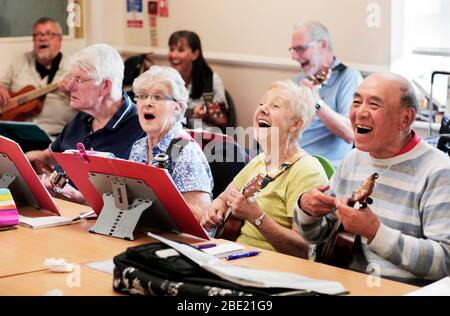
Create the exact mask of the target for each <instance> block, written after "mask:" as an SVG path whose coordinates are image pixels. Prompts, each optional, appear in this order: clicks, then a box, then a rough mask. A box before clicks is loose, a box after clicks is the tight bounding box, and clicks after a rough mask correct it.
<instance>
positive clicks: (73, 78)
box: [68, 75, 94, 85]
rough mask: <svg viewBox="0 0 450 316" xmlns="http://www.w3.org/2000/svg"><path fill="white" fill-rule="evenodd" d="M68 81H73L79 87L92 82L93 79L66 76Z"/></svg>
mask: <svg viewBox="0 0 450 316" xmlns="http://www.w3.org/2000/svg"><path fill="white" fill-rule="evenodd" d="M68 78H69V81H72V80H73V81H75V82H76V83H77V84H78V85H81V84H82V83H85V82H87V81H91V80H94V78H87V79H81V78H80V77H78V76H72V75H68Z"/></svg>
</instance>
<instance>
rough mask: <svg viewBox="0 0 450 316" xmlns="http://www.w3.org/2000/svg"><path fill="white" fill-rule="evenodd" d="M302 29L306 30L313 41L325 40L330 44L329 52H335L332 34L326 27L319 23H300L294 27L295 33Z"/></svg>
mask: <svg viewBox="0 0 450 316" xmlns="http://www.w3.org/2000/svg"><path fill="white" fill-rule="evenodd" d="M300 29H306V30H308V32H309V36H310V38H311V40H312V41H320V40H324V41H327V43H328V51H330V52H332V51H333V43H332V42H331V37H330V33H329V32H328V29H327V28H326V26H325V25H323V24H322V23H320V22H319V21H308V22H298V23H297V24H295V25H294V32H295V31H298V30H300Z"/></svg>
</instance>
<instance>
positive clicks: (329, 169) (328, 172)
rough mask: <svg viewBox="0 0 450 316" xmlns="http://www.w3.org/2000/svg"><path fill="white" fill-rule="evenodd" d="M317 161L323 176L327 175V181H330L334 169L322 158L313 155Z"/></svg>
mask: <svg viewBox="0 0 450 316" xmlns="http://www.w3.org/2000/svg"><path fill="white" fill-rule="evenodd" d="M313 157H315V158H316V159H317V160H319V162H320V164H321V165H322V167H323V169H324V170H325V174H326V175H327V178H328V180H329V179H331V176H332V175H333V173H334V167H333V165H332V164H331V162H330V161H329V160H328V159H327V158H325V157H322V156H319V155H313Z"/></svg>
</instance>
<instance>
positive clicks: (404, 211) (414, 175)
mask: <svg viewBox="0 0 450 316" xmlns="http://www.w3.org/2000/svg"><path fill="white" fill-rule="evenodd" d="M374 172H377V173H378V174H379V179H378V180H377V183H376V185H375V188H374V191H373V194H372V198H373V204H372V205H370V209H371V210H372V211H373V212H374V213H375V214H376V215H377V216H378V218H379V220H380V221H381V225H380V227H379V229H378V231H377V234H376V236H375V238H374V239H373V240H372V242H371V243H370V244H367V239H366V238H361V239H360V240H361V241H360V246H361V247H356V249H357V251H356V252H355V253H354V256H353V261H352V263H351V265H350V268H351V269H353V270H357V271H362V272H370V273H372V272H373V271H379V272H381V277H387V278H391V279H395V280H397V281H401V282H407V283H411V284H417V285H423V284H426V283H429V282H430V281H436V280H439V279H441V278H443V277H445V276H447V275H450V159H449V157H448V156H446V155H445V154H444V153H443V152H440V151H438V150H437V149H436V148H433V147H432V146H430V145H429V144H427V143H426V142H424V141H423V140H422V141H420V142H419V143H418V144H417V145H416V146H415V147H414V148H413V149H412V150H411V151H409V152H407V153H404V154H401V155H399V156H395V157H393V158H389V159H375V158H373V157H371V156H370V155H369V154H368V153H366V152H362V151H359V150H357V149H354V150H353V151H351V152H350V153H349V154H348V155H347V157H346V158H345V159H344V160H343V162H342V164H341V165H340V166H339V168H338V169H337V170H336V173H335V174H334V176H333V178H332V180H331V188H332V189H333V191H335V192H336V195H337V197H338V198H344V197H349V196H351V193H352V191H353V190H354V189H355V188H357V187H358V186H359V185H360V184H361V183H362V182H363V181H364V180H365V179H366V178H367V177H368V176H369V175H370V174H372V173H374ZM296 213H297V214H296V221H297V222H301V225H300V223H298V224H299V227H300V230H301V233H302V235H303V236H304V237H305V238H306V239H308V240H310V241H312V242H314V243H318V242H320V241H322V240H324V239H325V238H326V237H327V236H325V232H326V231H327V228H328V227H327V226H329V225H331V224H333V223H334V221H335V220H336V217H335V216H334V214H329V215H327V217H326V219H327V220H325V218H321V219H317V218H313V217H310V216H308V215H306V214H305V213H304V212H302V211H298V212H296ZM298 216H300V219H299V217H298Z"/></svg>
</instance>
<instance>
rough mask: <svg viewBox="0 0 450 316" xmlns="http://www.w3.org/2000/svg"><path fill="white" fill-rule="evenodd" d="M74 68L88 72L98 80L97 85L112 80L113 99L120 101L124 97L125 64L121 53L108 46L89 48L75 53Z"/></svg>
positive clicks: (72, 62) (72, 64) (98, 45)
mask: <svg viewBox="0 0 450 316" xmlns="http://www.w3.org/2000/svg"><path fill="white" fill-rule="evenodd" d="M70 64H71V66H72V67H78V68H80V69H81V70H83V71H86V72H88V73H89V74H90V75H91V76H93V77H94V79H96V83H97V84H98V83H100V82H102V81H103V80H111V83H112V85H111V92H110V95H111V99H113V100H118V99H119V98H120V97H121V96H122V81H123V72H124V68H125V67H124V64H123V60H122V57H121V56H120V54H119V52H118V51H117V50H116V49H115V48H114V47H112V46H110V45H107V44H96V45H92V46H88V47H86V48H84V49H83V50H81V51H79V52H77V53H75V54H74V55H73V56H72V57H71V59H70Z"/></svg>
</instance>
